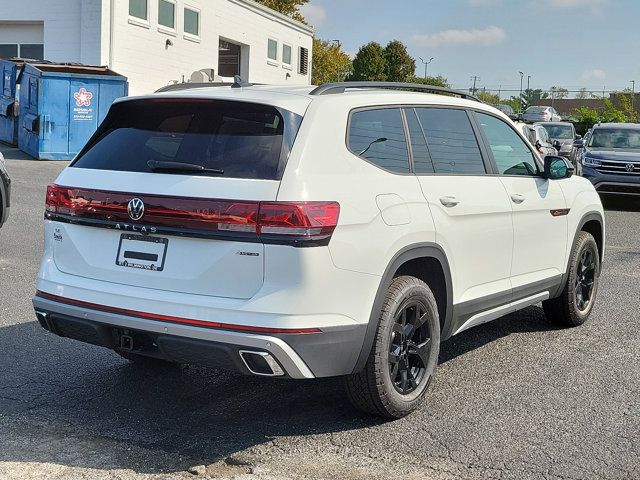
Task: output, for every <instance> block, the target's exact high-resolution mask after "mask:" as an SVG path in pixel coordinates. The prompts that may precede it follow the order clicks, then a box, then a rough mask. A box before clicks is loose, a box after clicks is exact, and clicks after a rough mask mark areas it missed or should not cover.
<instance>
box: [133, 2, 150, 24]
mask: <svg viewBox="0 0 640 480" xmlns="http://www.w3.org/2000/svg"><path fill="white" fill-rule="evenodd" d="M129 15H130V16H132V17H135V18H139V19H141V20H148V19H149V16H148V9H147V0H129Z"/></svg>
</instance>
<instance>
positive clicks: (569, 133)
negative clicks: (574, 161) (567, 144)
mask: <svg viewBox="0 0 640 480" xmlns="http://www.w3.org/2000/svg"><path fill="white" fill-rule="evenodd" d="M544 128H546V129H547V132H549V136H550V137H551V138H560V139H562V140H568V139H573V137H574V134H573V128H572V127H571V126H570V125H548V124H547V125H545V126H544Z"/></svg>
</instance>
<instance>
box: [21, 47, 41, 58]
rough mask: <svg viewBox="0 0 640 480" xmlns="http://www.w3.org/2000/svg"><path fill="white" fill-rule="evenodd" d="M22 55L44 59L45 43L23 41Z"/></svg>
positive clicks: (23, 56)
mask: <svg viewBox="0 0 640 480" xmlns="http://www.w3.org/2000/svg"><path fill="white" fill-rule="evenodd" d="M20 57H22V58H32V59H33V60H44V45H42V44H41V43H22V44H20Z"/></svg>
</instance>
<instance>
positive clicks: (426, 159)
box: [405, 108, 436, 175]
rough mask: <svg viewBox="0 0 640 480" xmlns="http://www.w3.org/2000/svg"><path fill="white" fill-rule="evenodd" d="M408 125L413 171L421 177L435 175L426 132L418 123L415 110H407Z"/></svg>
mask: <svg viewBox="0 0 640 480" xmlns="http://www.w3.org/2000/svg"><path fill="white" fill-rule="evenodd" d="M405 113H406V115H407V124H408V125H409V136H410V137H411V151H412V153H413V171H414V172H415V173H416V174H418V175H420V174H424V173H435V171H436V170H435V168H434V166H433V162H432V161H431V156H430V155H429V149H428V148H427V141H426V139H425V137H424V132H423V131H422V127H421V126H420V122H419V121H418V117H417V115H416V111H415V110H414V109H413V108H410V109H407V110H405Z"/></svg>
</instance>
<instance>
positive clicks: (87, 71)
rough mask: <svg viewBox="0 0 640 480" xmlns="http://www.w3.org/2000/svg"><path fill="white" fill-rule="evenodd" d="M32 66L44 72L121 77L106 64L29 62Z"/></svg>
mask: <svg viewBox="0 0 640 480" xmlns="http://www.w3.org/2000/svg"><path fill="white" fill-rule="evenodd" d="M26 63H28V64H29V66H30V67H33V68H34V69H36V70H39V71H41V72H44V73H63V74H69V75H106V76H111V77H121V76H122V75H120V74H119V73H116V72H114V71H113V70H110V69H109V67H106V66H94V65H82V64H79V63H43V62H29V61H27V62H26Z"/></svg>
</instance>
